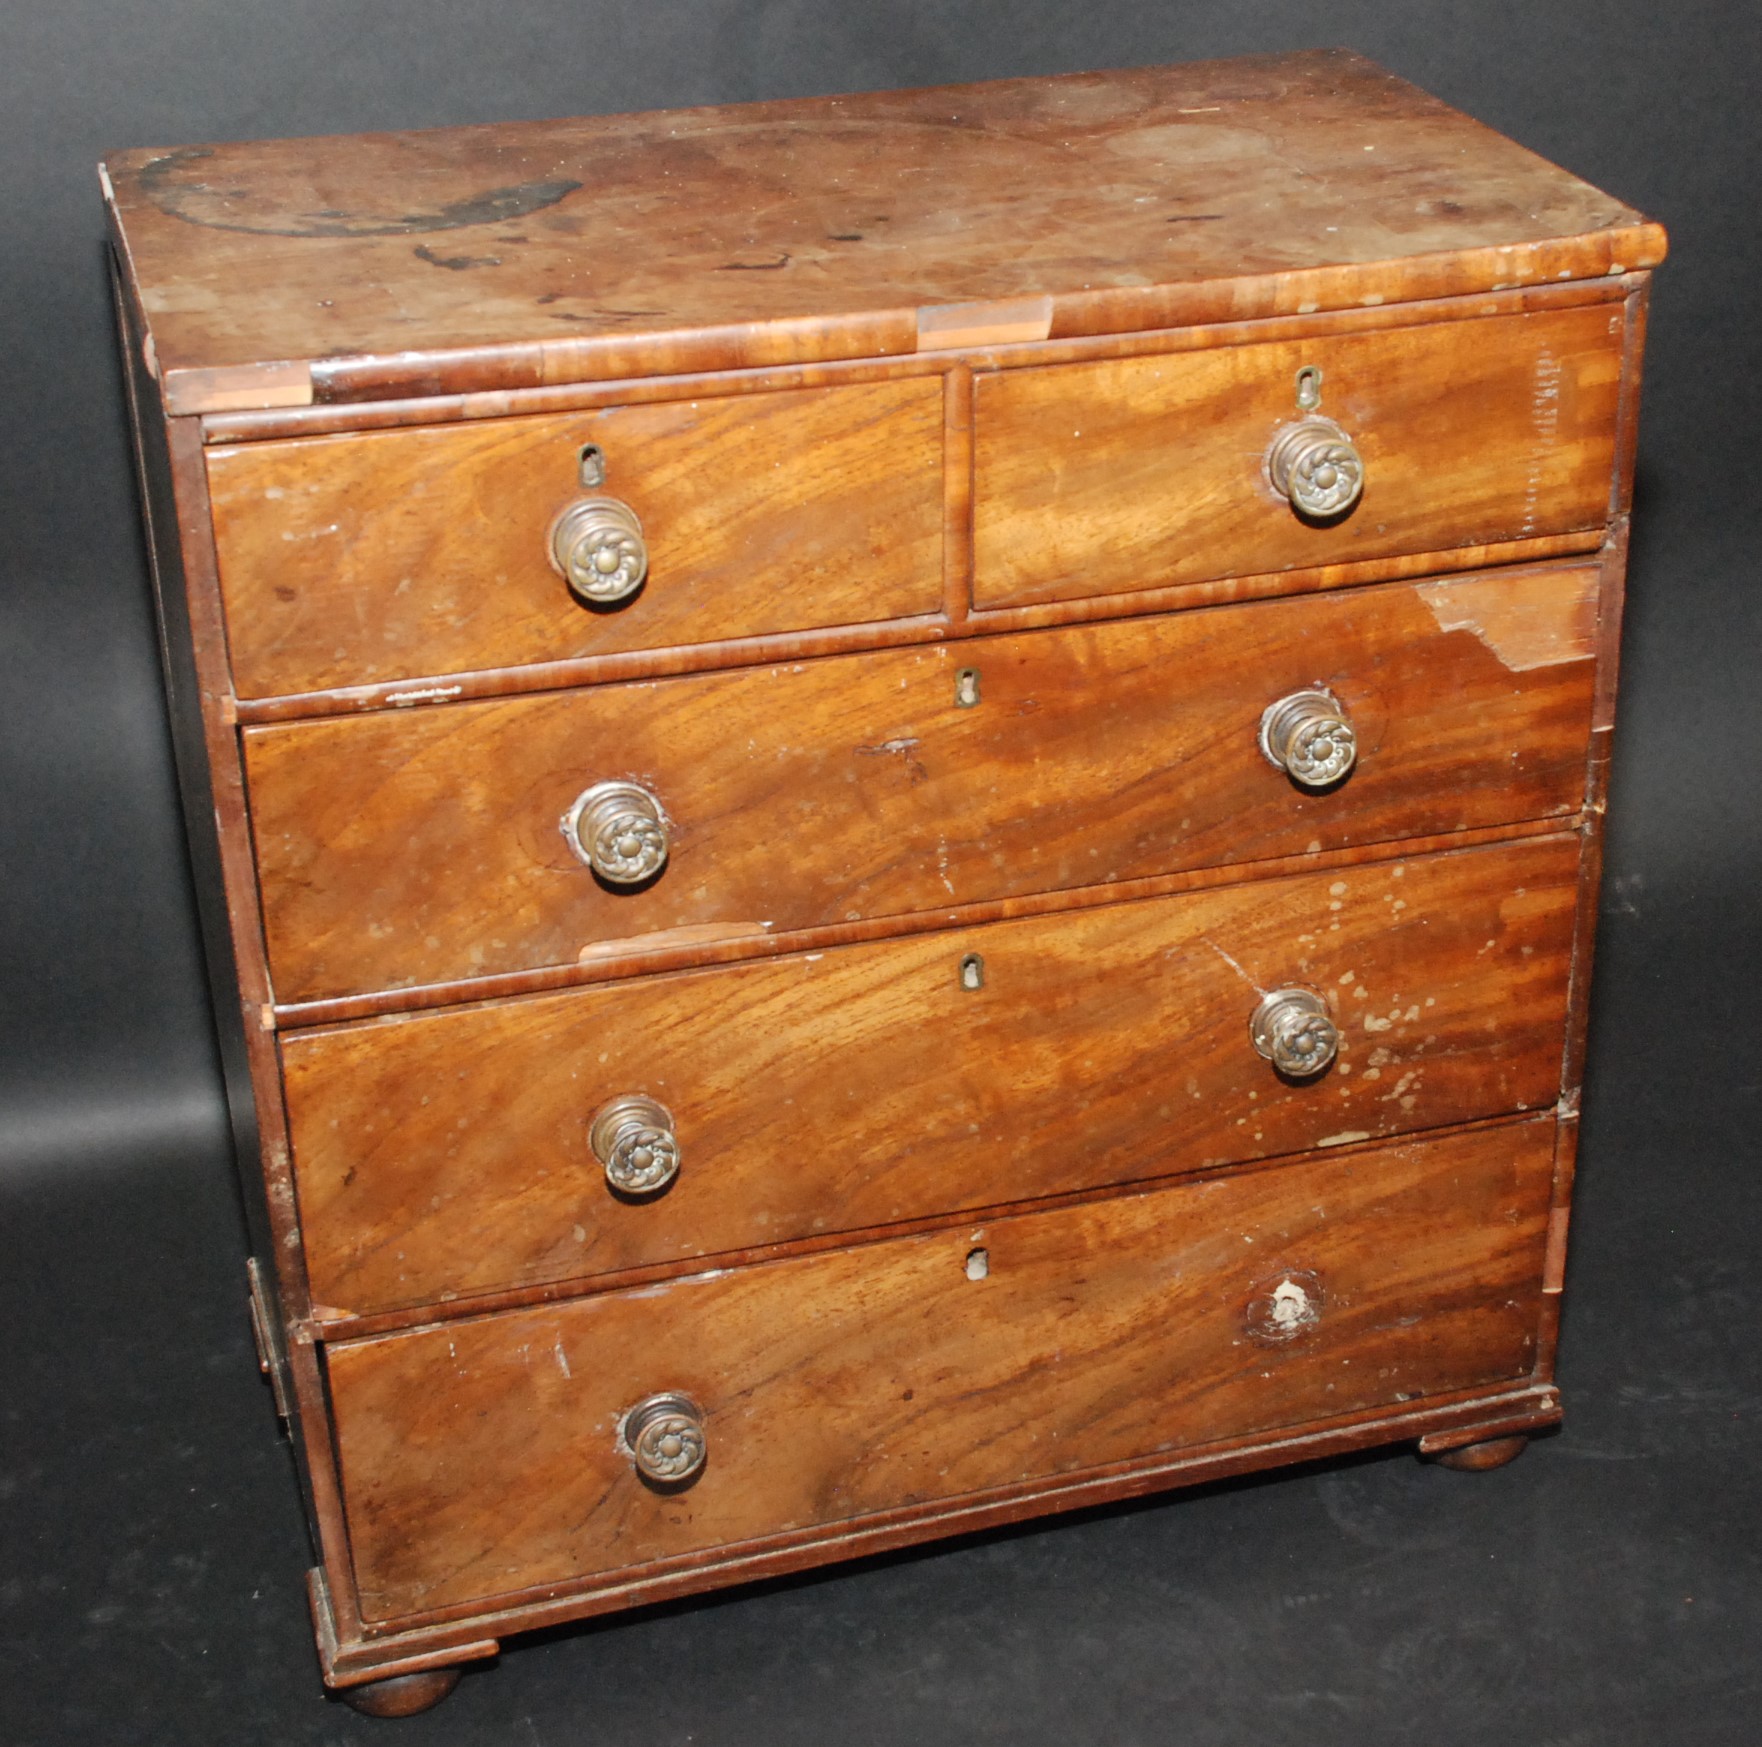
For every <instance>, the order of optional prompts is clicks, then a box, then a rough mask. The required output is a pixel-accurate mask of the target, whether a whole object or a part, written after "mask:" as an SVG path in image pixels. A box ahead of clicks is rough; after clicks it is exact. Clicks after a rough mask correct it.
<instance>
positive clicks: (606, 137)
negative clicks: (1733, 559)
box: [106, 50, 1664, 412]
mask: <svg viewBox="0 0 1762 1747" xmlns="http://www.w3.org/2000/svg"><path fill="white" fill-rule="evenodd" d="M106 187H107V190H108V192H109V195H110V200H111V205H112V209H113V213H114V216H115V220H116V224H117V230H118V234H119V238H120V240H121V243H122V249H123V254H124V257H125V260H126V262H127V267H128V272H129V275H130V277H131V280H132V283H133V287H134V291H135V294H136V296H137V297H138V299H139V306H140V312H141V315H142V317H143V319H144V323H145V326H146V329H147V332H148V335H149V339H150V345H151V350H152V354H153V357H154V359H155V364H156V368H157V370H158V372H159V374H160V377H161V381H162V383H163V385H164V388H165V392H166V398H167V404H168V407H169V408H170V410H172V411H174V412H175V411H184V412H203V411H212V410H219V409H226V408H243V407H270V406H277V405H302V404H307V403H309V402H311V401H314V400H318V401H324V400H354V399H361V398H378V397H384V396H386V395H398V394H409V393H418V394H420V393H438V392H451V391H454V390H457V389H489V388H512V387H520V386H530V385H534V384H537V383H542V382H548V381H569V380H583V379H590V378H603V377H611V376H623V375H647V374H652V373H656V372H662V371H669V370H678V369H682V368H683V369H701V368H733V367H739V366H744V365H760V364H776V363H792V362H803V361H812V360H816V359H832V358H851V357H877V356H889V355H898V354H902V353H909V352H913V351H918V350H924V349H937V348H944V347H947V346H950V345H971V344H973V343H974V341H975V338H976V337H978V338H981V339H983V338H984V337H985V336H989V337H991V338H995V339H1001V340H1009V339H1045V338H1047V337H1049V336H1050V337H1053V338H1058V337H1062V336H1066V335H1075V334H1088V333H1108V332H1123V331H1129V330H1132V329H1144V328H1160V327H1166V326H1171V325H1175V324H1178V323H1192V322H1199V321H1216V320H1230V319H1237V318H1242V317H1254V316H1261V315H1275V314H1295V313H1305V312H1308V311H1311V310H1320V309H1329V308H1342V307H1351V306H1354V305H1361V304H1366V303H1372V304H1374V303H1381V302H1384V301H1389V302H1393V301H1396V300H1397V299H1398V298H1402V297H1412V296H1437V295H1445V294H1450V293H1458V292H1475V291H1484V290H1487V289H1489V288H1491V287H1494V286H1503V285H1521V284H1536V283H1542V282H1545V281H1552V280H1559V279H1582V278H1590V277H1595V276H1598V275H1602V274H1607V273H1610V272H1619V271H1622V270H1628V269H1633V268H1643V267H1648V266H1652V265H1655V264H1656V263H1657V261H1659V260H1660V259H1662V255H1663V249H1664V239H1663V233H1662V231H1660V230H1659V229H1658V227H1657V226H1655V225H1652V224H1650V223H1648V222H1647V221H1646V220H1644V219H1643V218H1642V216H1641V215H1640V214H1639V213H1637V212H1635V211H1634V210H1633V209H1631V208H1630V207H1627V206H1624V205H1622V204H1621V203H1620V202H1618V201H1615V200H1613V199H1611V198H1610V197H1608V196H1607V195H1604V194H1601V193H1599V192H1598V191H1597V190H1596V189H1594V188H1592V187H1590V186H1588V185H1587V184H1586V183H1583V182H1581V181H1579V180H1578V179H1577V178H1575V177H1573V176H1570V175H1568V174H1567V173H1566V172H1565V171H1562V170H1559V169H1557V168H1555V167H1554V166H1552V165H1550V164H1548V163H1546V162H1544V161H1543V160H1542V159H1541V158H1538V157H1536V156H1535V155H1533V154H1532V153H1530V152H1528V151H1525V150H1524V149H1522V148H1521V147H1519V146H1517V145H1515V144H1513V143H1512V142H1511V141H1509V140H1507V139H1505V138H1503V137H1502V136H1501V135H1499V134H1497V133H1494V132H1493V131H1491V130H1490V129H1488V128H1486V127H1483V126H1482V125H1480V124H1479V123H1477V122H1474V121H1472V120H1470V119H1469V118H1468V117H1467V116H1464V115H1462V114H1460V113H1458V112H1457V111H1455V110H1453V109H1451V108H1449V107H1448V106H1447V105H1445V104H1443V103H1441V102H1439V101H1438V100H1437V99H1436V98H1433V97H1430V96H1428V95H1426V94H1425V93H1424V92H1422V91H1419V90H1417V89H1415V88H1414V87H1413V86H1411V85H1408V84H1406V83H1405V82H1404V81H1402V80H1399V79H1397V78H1395V77H1394V76H1393V75H1391V74H1389V73H1387V72H1385V71H1384V70H1383V69H1381V68H1380V67H1378V66H1376V65H1375V64H1374V63H1372V62H1369V61H1367V60H1365V59H1363V58H1362V57H1361V56H1358V55H1355V54H1351V53H1348V52H1346V51H1342V50H1327V51H1314V52H1307V53H1302V54H1294V55H1281V56H1262V57H1254V58H1248V59H1241V60H1232V61H1219V62H1207V63H1200V64H1197V65H1190V66H1182V67H1152V68H1141V69H1136V70H1131V71H1123V72H1105V73H1089V74H1080V75H1074V76H1070V77H1066V78H1058V79H1017V80H1001V81H997V82H993V83H987V84H981V85H964V86H947V87H942V88H939V89H930V90H919V91H903V92H880V93H868V94H863V95H859V96H851V97H836V98H819V99H812V100H801V101H791V102H776V103H761V104H746V105H737V106H729V107H720V108H704V109H694V110H682V111H675V112H671V113H666V114H648V115H630V116H611V117H597V118H591V119H586V120H572V121H543V122H515V123H508V124H504V125H497V126H488V127H466V128H449V129H441V130H435V131H428V132H406V133H386V134H371V135H360V136H352V137H347V138H342V137H338V138H327V139H308V140H280V141H259V142H250V143H241V144H224V145H209V146H186V147H182V148H178V149H175V150H135V151H127V152H122V153H120V154H118V155H116V156H114V157H113V158H111V159H110V161H109V164H108V166H107V169H106ZM974 305H977V306H980V307H979V308H978V309H976V310H975V309H973V308H971V307H969V306H974Z"/></svg>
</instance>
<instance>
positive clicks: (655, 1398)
mask: <svg viewBox="0 0 1762 1747" xmlns="http://www.w3.org/2000/svg"><path fill="white" fill-rule="evenodd" d="M623 1432H624V1444H625V1447H626V1448H627V1449H628V1450H629V1452H630V1460H631V1462H632V1463H633V1464H634V1465H635V1468H636V1471H637V1473H638V1474H640V1475H641V1476H642V1477H643V1479H644V1480H648V1481H651V1482H653V1483H654V1484H655V1485H657V1486H677V1485H679V1484H680V1483H681V1482H682V1481H686V1480H690V1479H691V1478H692V1477H693V1475H695V1474H696V1473H697V1472H698V1470H699V1469H700V1468H702V1467H703V1465H704V1459H705V1458H706V1457H707V1456H708V1455H709V1453H710V1447H709V1441H708V1439H707V1438H706V1437H705V1436H704V1416H703V1412H702V1410H701V1409H700V1408H699V1407H698V1405H697V1403H696V1402H695V1401H693V1400H692V1399H691V1397H690V1396H688V1395H680V1394H678V1393H677V1392H675V1391H672V1390H668V1391H666V1392H665V1393H663V1394H660V1395H651V1396H649V1397H648V1398H647V1399H646V1400H643V1401H639V1402H638V1403H637V1404H636V1406H635V1407H633V1408H631V1410H630V1411H629V1412H628V1413H627V1414H625V1416H624V1427H623Z"/></svg>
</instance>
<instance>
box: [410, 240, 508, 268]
mask: <svg viewBox="0 0 1762 1747" xmlns="http://www.w3.org/2000/svg"><path fill="white" fill-rule="evenodd" d="M413 252H414V254H415V256H416V259H417V260H418V261H426V262H427V263H428V264H429V266H431V267H447V268H450V269H451V270H452V271H453V272H455V273H463V272H464V271H465V269H466V268H467V267H499V266H501V264H502V257H501V256H500V255H437V254H436V253H435V252H434V250H433V249H431V248H429V247H428V245H427V244H426V243H418V244H417V245H416V248H415V250H414V251H413Z"/></svg>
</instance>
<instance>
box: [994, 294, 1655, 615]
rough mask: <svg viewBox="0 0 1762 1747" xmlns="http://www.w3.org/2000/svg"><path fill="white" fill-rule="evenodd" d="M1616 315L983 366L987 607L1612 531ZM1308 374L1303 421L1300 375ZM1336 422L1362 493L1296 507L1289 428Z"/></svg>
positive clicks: (1572, 313) (1586, 311) (1549, 316)
mask: <svg viewBox="0 0 1762 1747" xmlns="http://www.w3.org/2000/svg"><path fill="white" fill-rule="evenodd" d="M1624 319H1625V318H1624V316H1623V313H1622V310H1621V307H1620V306H1619V305H1618V304H1594V305H1592V306H1590V307H1588V308H1581V309H1568V310H1552V311H1546V312H1537V313H1531V314H1527V315H1511V316H1497V317H1491V318H1485V319H1481V320H1477V321H1466V322H1438V323H1434V324H1432V325H1429V326H1424V327H1411V328H1389V329H1385V330H1383V331H1381V332H1377V333H1368V334H1334V335H1328V336H1325V337H1316V338H1311V339H1306V340H1288V341H1278V342H1276V343H1272V344H1258V345H1241V346H1222V347H1218V348H1216V349H1213V350H1203V351H1195V352H1175V353H1168V354H1164V355H1160V356H1151V357H1139V358H1118V359H1107V360H1104V361H1100V362H1093V363H1080V364H1059V365H1051V366H1047V367H1044V368H1040V369H1030V370H1003V371H998V372H995V373H993V374H989V375H981V376H980V377H979V378H978V380H977V383H976V387H975V394H976V403H975V410H974V440H975V445H976V447H975V454H974V463H973V469H974V490H973V503H974V512H973V514H974V577H973V594H974V599H975V600H976V601H977V603H978V604H979V605H980V606H1011V605H1022V604H1026V603H1031V602H1036V601H1049V600H1070V599H1075V598H1078V597H1084V596H1094V595H1111V594H1129V593H1131V592H1133V591H1134V590H1138V589H1147V588H1160V587H1164V586H1166V585H1168V584H1170V583H1181V582H1197V581H1201V580H1204V579H1207V578H1211V577H1220V576H1232V575H1237V576H1240V575H1252V574H1255V573H1260V572H1270V571H1280V570H1291V569H1295V568H1297V567H1299V566H1308V565H1322V564H1340V563H1346V562H1350V561H1353V560H1361V559H1369V558H1381V557H1388V556H1390V555H1393V554H1397V553H1409V552H1439V551H1446V550H1449V549H1451V548H1453V547H1458V546H1469V545H1475V544H1478V543H1480V542H1483V541H1489V542H1490V541H1498V540H1515V539H1523V538H1526V537H1529V536H1532V535H1537V534H1559V533H1566V532H1570V531H1573V530H1578V529H1589V528H1600V527H1601V526H1602V525H1603V523H1604V522H1605V520H1606V519H1607V517H1608V514H1609V494H1610V489H1611V483H1612V474H1613V469H1614V458H1615V403H1616V391H1617V388H1618V386H1619V383H1620V378H1621V335H1622V328H1623V322H1624ZM1300 372H1302V373H1306V374H1305V376H1304V386H1305V388H1306V391H1307V396H1308V397H1310V398H1313V399H1314V400H1315V402H1316V404H1315V406H1314V407H1313V409H1311V410H1309V411H1306V410H1305V408H1304V406H1303V404H1302V400H1301V399H1300V396H1299V373H1300ZM1318 417H1319V418H1322V419H1325V420H1327V421H1328V422H1329V423H1330V424H1332V425H1333V426H1334V427H1335V428H1336V429H1337V430H1338V431H1339V432H1340V433H1341V434H1342V435H1344V436H1345V437H1346V438H1347V439H1348V440H1349V441H1350V443H1351V444H1352V446H1353V448H1354V449H1355V450H1356V452H1357V455H1358V457H1359V461H1360V464H1361V467H1362V496H1361V497H1360V498H1359V500H1358V501H1357V503H1356V504H1355V505H1354V506H1352V507H1351V508H1350V509H1349V510H1348V511H1347V512H1346V513H1345V514H1342V515H1337V516H1324V517H1321V518H1319V519H1318V518H1313V517H1308V516H1305V515H1301V514H1296V513H1293V509H1292V506H1291V503H1290V502H1288V501H1287V500H1286V499H1285V498H1284V497H1282V496H1281V495H1280V493H1279V491H1278V490H1277V489H1276V488H1275V486H1274V483H1273V479H1272V476H1271V469H1270V467H1269V464H1268V462H1269V453H1270V451H1271V448H1272V445H1273V443H1274V441H1275V439H1276V438H1277V437H1278V435H1279V434H1280V433H1281V432H1282V431H1284V430H1285V429H1287V428H1289V427H1291V426H1293V425H1295V424H1297V423H1299V422H1300V421H1302V420H1304V419H1306V418H1318Z"/></svg>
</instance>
